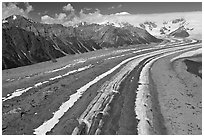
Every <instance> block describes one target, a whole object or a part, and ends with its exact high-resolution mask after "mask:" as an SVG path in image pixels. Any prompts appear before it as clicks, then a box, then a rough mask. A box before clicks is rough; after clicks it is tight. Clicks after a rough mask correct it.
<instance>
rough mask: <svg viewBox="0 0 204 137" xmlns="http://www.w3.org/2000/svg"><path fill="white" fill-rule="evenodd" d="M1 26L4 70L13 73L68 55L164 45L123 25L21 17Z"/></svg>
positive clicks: (5, 20) (146, 34)
mask: <svg viewBox="0 0 204 137" xmlns="http://www.w3.org/2000/svg"><path fill="white" fill-rule="evenodd" d="M3 22H4V23H2V45H3V46H2V47H3V48H2V49H3V50H2V66H3V69H10V68H15V67H20V66H25V65H31V64H35V63H39V62H43V61H48V60H52V61H53V62H56V58H59V57H63V56H66V55H73V54H81V53H84V52H89V51H94V50H98V49H102V48H104V47H106V48H108V47H115V48H117V47H120V46H126V45H134V44H148V43H151V42H161V41H162V40H161V39H157V38H155V37H154V36H152V35H151V34H149V33H148V32H147V31H146V30H144V29H141V28H138V27H134V26H132V25H130V24H124V26H123V27H116V26H114V25H112V24H108V25H99V24H86V23H85V24H79V25H78V26H76V27H73V26H69V27H65V26H63V25H61V24H42V23H39V22H35V21H33V20H31V19H28V18H25V17H22V16H20V15H12V16H10V17H8V18H6V19H4V20H3Z"/></svg>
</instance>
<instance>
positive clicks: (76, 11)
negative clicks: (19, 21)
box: [2, 2, 202, 33]
mask: <svg viewBox="0 0 204 137" xmlns="http://www.w3.org/2000/svg"><path fill="white" fill-rule="evenodd" d="M13 14H18V15H22V16H24V17H27V18H30V19H32V20H34V21H37V22H41V23H46V24H53V23H55V24H62V25H64V26H72V25H75V24H78V23H80V22H88V23H98V24H103V23H107V22H110V23H121V22H127V23H130V24H132V25H134V26H139V24H140V23H144V22H145V21H152V22H157V24H160V25H163V22H164V21H169V20H172V19H176V18H184V19H186V20H187V21H188V23H189V24H190V25H192V26H190V27H193V28H195V29H194V32H196V33H197V32H199V33H202V31H201V30H202V3H201V2H9V3H6V2H3V3H2V18H3V19H4V18H7V17H8V16H11V15H13Z"/></svg>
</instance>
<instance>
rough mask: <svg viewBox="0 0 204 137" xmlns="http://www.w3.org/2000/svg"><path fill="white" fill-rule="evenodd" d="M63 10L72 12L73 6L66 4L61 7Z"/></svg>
mask: <svg viewBox="0 0 204 137" xmlns="http://www.w3.org/2000/svg"><path fill="white" fill-rule="evenodd" d="M63 10H64V11H71V12H73V11H74V8H73V6H72V5H71V4H67V6H64V7H63Z"/></svg>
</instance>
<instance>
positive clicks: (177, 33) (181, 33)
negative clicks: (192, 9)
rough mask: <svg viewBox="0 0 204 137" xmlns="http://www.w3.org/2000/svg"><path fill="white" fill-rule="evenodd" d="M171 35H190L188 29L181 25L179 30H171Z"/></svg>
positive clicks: (183, 36)
mask: <svg viewBox="0 0 204 137" xmlns="http://www.w3.org/2000/svg"><path fill="white" fill-rule="evenodd" d="M169 36H174V37H180V38H185V37H188V36H189V33H188V32H187V31H186V29H185V28H184V27H183V26H182V27H179V28H178V29H177V30H175V31H173V32H171V33H170V34H169Z"/></svg>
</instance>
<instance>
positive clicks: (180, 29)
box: [139, 18, 193, 37]
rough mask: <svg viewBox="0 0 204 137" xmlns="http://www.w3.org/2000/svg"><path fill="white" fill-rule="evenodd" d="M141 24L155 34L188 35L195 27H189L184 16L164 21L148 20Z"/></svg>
mask: <svg viewBox="0 0 204 137" xmlns="http://www.w3.org/2000/svg"><path fill="white" fill-rule="evenodd" d="M139 26H140V27H141V28H143V29H145V30H147V31H148V32H149V33H150V34H152V35H154V36H174V37H188V36H189V33H188V32H190V31H192V30H193V28H189V27H188V23H187V21H186V20H185V19H184V18H178V19H173V20H169V21H163V22H162V23H160V24H159V23H158V22H151V21H146V22H144V23H141V24H139ZM177 33H178V34H177Z"/></svg>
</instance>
